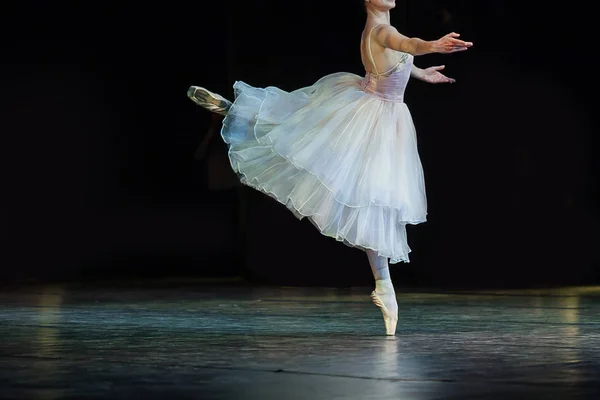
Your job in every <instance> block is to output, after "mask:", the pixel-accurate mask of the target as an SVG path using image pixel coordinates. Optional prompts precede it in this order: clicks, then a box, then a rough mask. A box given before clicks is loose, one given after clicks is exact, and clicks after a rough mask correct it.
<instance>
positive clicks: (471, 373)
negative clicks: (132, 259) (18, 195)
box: [0, 284, 600, 400]
mask: <svg viewBox="0 0 600 400" xmlns="http://www.w3.org/2000/svg"><path fill="white" fill-rule="evenodd" d="M368 294H369V288H357V289H347V290H340V289H294V288H275V289H274V288H260V287H233V286H222V285H220V286H211V287H208V286H203V285H190V284H187V285H185V286H170V287H162V288H157V287H154V288H148V287H139V286H138V287H131V286H129V287H127V286H126V285H121V286H120V288H115V287H112V288H110V287H109V286H89V285H88V286H77V285H69V286H60V285H57V286H47V287H32V286H28V287H21V288H11V289H5V290H4V291H3V292H2V293H1V294H0V338H1V341H0V389H1V390H0V398H2V399H83V398H89V399H125V398H128V399H129V398H139V399H159V398H160V399H162V398H165V399H166V398H171V399H261V400H269V399H314V400H320V399H323V400H325V399H327V400H331V399H417V400H424V399H561V400H564V399H599V398H600V381H599V380H600V288H594V287H591V288H571V289H568V288H567V289H556V290H547V291H506V292H479V293H476V292H427V291H421V292H417V291H414V290H412V291H399V293H398V301H399V305H400V321H399V324H398V333H397V336H396V337H385V336H383V332H384V328H383V322H382V320H381V316H380V312H379V310H378V309H377V308H376V307H375V306H373V305H372V304H371V303H370V301H369V297H368Z"/></svg>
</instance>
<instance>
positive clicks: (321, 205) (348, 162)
mask: <svg viewBox="0 0 600 400" xmlns="http://www.w3.org/2000/svg"><path fill="white" fill-rule="evenodd" d="M361 82H362V78H361V77H359V76H357V75H354V74H349V73H337V74H332V75H328V76H326V77H324V78H322V79H320V80H319V81H318V82H316V83H315V84H314V85H312V86H309V87H305V88H302V89H299V90H296V91H293V92H285V91H283V90H281V89H278V88H276V87H267V88H254V87H252V86H249V85H247V84H245V83H243V82H236V83H235V85H234V89H235V101H234V103H233V105H232V107H231V109H230V110H229V113H228V115H227V116H226V118H225V120H224V121H223V129H222V131H221V135H222V136H223V139H224V140H225V142H226V143H227V144H228V147H229V160H230V162H231V166H232V168H233V170H234V171H235V172H236V173H237V174H238V175H239V177H240V180H241V182H242V183H243V184H245V185H248V186H250V187H252V188H255V189H257V190H260V191H262V192H264V193H265V194H267V195H269V196H271V197H273V198H275V199H276V200H277V201H279V202H280V203H282V204H284V205H285V206H286V207H287V208H288V209H289V210H290V211H291V212H293V213H294V215H295V216H296V217H298V218H299V219H302V218H304V217H306V218H308V219H309V220H310V221H311V222H312V223H313V224H314V225H315V226H316V227H317V229H319V231H320V232H321V233H322V234H323V235H325V236H329V237H332V238H335V239H336V240H338V241H341V242H343V243H345V244H346V245H348V246H352V247H358V248H361V249H371V250H374V251H376V252H377V253H378V254H379V255H381V256H385V257H388V258H389V259H390V263H398V262H401V261H404V262H408V261H409V257H408V253H409V252H410V248H409V246H408V243H407V237H406V225H407V224H418V223H421V222H424V221H425V220H426V214H427V201H426V195H425V183H424V177H423V169H422V166H421V161H420V159H419V154H418V151H417V139H416V133H415V128H414V125H413V122H412V119H411V115H410V112H409V110H408V108H407V106H406V104H404V103H400V102H391V101H385V100H383V99H381V98H378V97H376V96H374V95H372V94H368V93H365V92H364V91H363V90H362V89H361Z"/></svg>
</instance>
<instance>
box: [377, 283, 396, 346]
mask: <svg viewBox="0 0 600 400" xmlns="http://www.w3.org/2000/svg"><path fill="white" fill-rule="evenodd" d="M371 300H373V303H374V304H375V305H376V306H377V307H379V308H380V309H381V313H382V314H383V323H384V324H385V334H386V335H388V336H394V335H395V334H396V325H397V324H398V302H397V301H396V292H395V291H394V286H393V285H392V281H391V279H378V280H376V281H375V290H374V291H373V292H372V293H371Z"/></svg>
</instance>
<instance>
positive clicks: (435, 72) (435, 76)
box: [421, 65, 456, 83]
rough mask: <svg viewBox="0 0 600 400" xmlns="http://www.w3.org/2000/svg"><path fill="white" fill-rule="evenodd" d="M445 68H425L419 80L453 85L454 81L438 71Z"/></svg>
mask: <svg viewBox="0 0 600 400" xmlns="http://www.w3.org/2000/svg"><path fill="white" fill-rule="evenodd" d="M444 68H445V66H444V65H439V66H437V67H429V68H425V69H424V70H423V72H422V76H421V79H422V80H423V81H424V82H428V83H454V82H456V80H455V79H452V78H448V77H447V76H446V75H444V74H442V73H441V72H440V71H441V70H443V69H444Z"/></svg>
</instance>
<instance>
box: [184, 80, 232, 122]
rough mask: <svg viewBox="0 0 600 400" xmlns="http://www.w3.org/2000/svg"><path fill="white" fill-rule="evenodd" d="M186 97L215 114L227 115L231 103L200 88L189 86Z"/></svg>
mask: <svg viewBox="0 0 600 400" xmlns="http://www.w3.org/2000/svg"><path fill="white" fill-rule="evenodd" d="M187 96H188V97H189V98H190V99H191V100H192V101H193V102H194V103H196V104H198V105H199V106H200V107H203V108H206V109H207V110H208V111H211V112H214V113H216V114H220V115H227V111H228V110H229V107H231V101H229V100H227V99H226V98H225V97H223V96H221V95H220V94H217V93H213V92H211V91H210V90H208V89H205V88H203V87H201V86H190V88H189V89H188V92H187Z"/></svg>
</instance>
